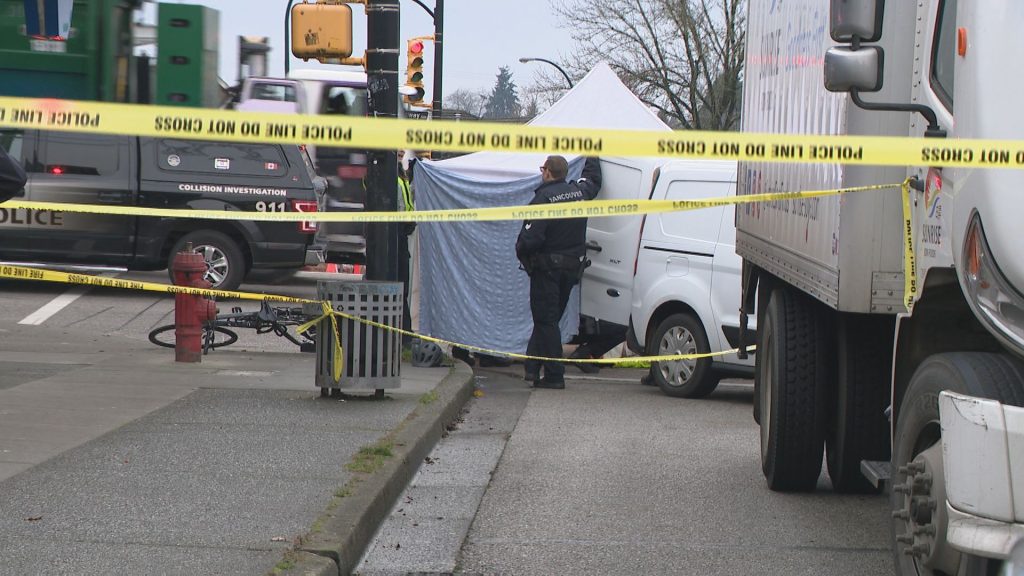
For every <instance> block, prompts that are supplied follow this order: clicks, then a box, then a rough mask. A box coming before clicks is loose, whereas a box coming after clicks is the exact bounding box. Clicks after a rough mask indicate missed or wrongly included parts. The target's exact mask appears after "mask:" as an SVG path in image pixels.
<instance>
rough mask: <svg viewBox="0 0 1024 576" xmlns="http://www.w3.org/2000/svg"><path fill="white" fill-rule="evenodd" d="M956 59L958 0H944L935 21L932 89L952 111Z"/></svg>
mask: <svg viewBox="0 0 1024 576" xmlns="http://www.w3.org/2000/svg"><path fill="white" fill-rule="evenodd" d="M955 59H956V0H943V1H942V3H941V4H940V5H939V14H938V21H937V22H936V23H935V42H934V48H933V53H932V73H931V85H932V89H933V90H935V93H936V94H937V95H938V97H939V99H940V100H942V103H943V104H945V106H946V108H948V109H949V110H950V111H952V110H953V85H954V78H953V65H954V61H955Z"/></svg>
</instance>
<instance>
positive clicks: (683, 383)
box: [647, 313, 718, 398]
mask: <svg viewBox="0 0 1024 576" xmlns="http://www.w3.org/2000/svg"><path fill="white" fill-rule="evenodd" d="M647 347H648V350H647V353H648V354H649V355H651V356H666V355H670V354H707V353H708V352H710V351H711V348H710V346H709V345H708V337H707V333H706V332H705V331H704V326H703V325H702V324H701V322H700V320H698V319H697V318H696V317H695V316H693V315H692V314H686V313H683V314H672V315H671V316H669V317H668V318H665V319H664V320H662V321H661V323H660V324H658V328H657V329H656V330H655V331H654V335H653V337H652V338H651V339H650V341H649V342H648V343H647ZM651 375H652V376H653V377H654V381H655V382H656V383H657V384H658V388H661V391H662V392H664V393H665V394H667V395H668V396H672V397H674V398H703V397H704V396H707V395H708V394H711V393H712V392H714V390H715V387H717V386H718V378H715V375H714V374H712V373H711V359H710V358H699V359H697V360H678V361H674V362H652V363H651Z"/></svg>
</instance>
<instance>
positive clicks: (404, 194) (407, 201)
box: [398, 151, 416, 347]
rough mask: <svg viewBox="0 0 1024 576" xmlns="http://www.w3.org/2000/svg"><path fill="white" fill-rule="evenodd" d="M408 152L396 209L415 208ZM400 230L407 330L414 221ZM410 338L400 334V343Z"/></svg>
mask: <svg viewBox="0 0 1024 576" xmlns="http://www.w3.org/2000/svg"><path fill="white" fill-rule="evenodd" d="M409 154H410V152H408V151H406V153H405V156H403V157H402V161H401V162H399V163H398V209H399V210H400V211H403V212H412V211H414V210H416V202H415V199H414V197H413V189H412V178H411V175H412V168H413V163H414V162H415V156H412V159H411V161H410V159H409ZM402 231H403V233H404V237H405V241H404V242H401V241H400V242H399V243H398V280H399V281H400V282H402V285H403V293H404V300H405V302H404V306H403V307H402V329H403V330H407V331H409V330H412V309H411V307H410V306H409V304H410V302H411V301H412V299H411V298H410V292H411V290H412V270H411V268H410V260H411V259H410V254H409V242H410V240H411V238H410V237H411V236H412V234H413V233H414V232H415V231H416V223H415V222H406V223H404V224H402ZM412 340H413V338H412V337H410V336H402V345H403V346H404V347H409V346H411V345H412Z"/></svg>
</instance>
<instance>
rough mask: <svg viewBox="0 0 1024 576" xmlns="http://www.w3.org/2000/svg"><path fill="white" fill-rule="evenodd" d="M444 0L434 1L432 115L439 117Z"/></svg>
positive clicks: (441, 92)
mask: <svg viewBox="0 0 1024 576" xmlns="http://www.w3.org/2000/svg"><path fill="white" fill-rule="evenodd" d="M443 40H444V0H435V3H434V117H435V118H440V117H441V95H442V94H443V93H444V92H443V91H442V88H441V78H442V77H443V75H442V74H441V65H442V55H443V54H444V41H443Z"/></svg>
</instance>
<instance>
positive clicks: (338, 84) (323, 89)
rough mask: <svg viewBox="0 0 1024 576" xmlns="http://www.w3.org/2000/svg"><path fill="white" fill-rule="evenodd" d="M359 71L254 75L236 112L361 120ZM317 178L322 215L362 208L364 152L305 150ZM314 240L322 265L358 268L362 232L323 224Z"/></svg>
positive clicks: (364, 104) (363, 103)
mask: <svg viewBox="0 0 1024 576" xmlns="http://www.w3.org/2000/svg"><path fill="white" fill-rule="evenodd" d="M368 106H369V103H368V101H367V92H366V74H365V73H364V72H353V71H339V70H319V69H298V70H292V71H291V73H290V74H289V76H288V78H270V77H263V76H254V77H249V78H246V79H245V80H244V81H243V82H242V86H241V89H240V91H239V101H238V103H237V104H236V105H235V109H236V110H242V111H249V112H274V113H280V114H320V115H341V116H359V117H362V116H365V115H366V113H367V109H368ZM307 150H308V151H309V153H310V157H311V158H312V159H313V164H314V167H315V169H316V171H317V174H319V175H320V176H323V177H324V178H325V179H326V180H327V194H326V195H324V197H323V201H324V205H323V206H320V210H321V211H324V212H358V211H362V210H364V208H365V205H366V188H365V184H364V182H363V179H364V178H365V177H366V170H367V153H366V150H353V149H348V148H334V147H327V146H316V147H314V146H307ZM314 242H315V243H316V244H317V245H318V246H320V247H321V248H322V249H323V254H324V258H325V260H326V261H327V262H332V263H346V264H361V263H364V262H365V259H366V234H365V228H364V226H363V225H362V224H360V223H356V222H322V223H321V224H320V226H319V227H318V229H317V234H316V238H315V240H314Z"/></svg>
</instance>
